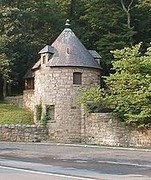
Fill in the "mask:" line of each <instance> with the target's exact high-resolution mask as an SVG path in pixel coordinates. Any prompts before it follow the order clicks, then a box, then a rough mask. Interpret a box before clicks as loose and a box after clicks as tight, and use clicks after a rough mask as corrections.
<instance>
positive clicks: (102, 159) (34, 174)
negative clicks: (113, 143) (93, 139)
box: [0, 142, 151, 180]
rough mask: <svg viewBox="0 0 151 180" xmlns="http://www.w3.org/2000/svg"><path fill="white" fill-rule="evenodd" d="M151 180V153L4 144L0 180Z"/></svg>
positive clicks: (85, 146)
mask: <svg viewBox="0 0 151 180" xmlns="http://www.w3.org/2000/svg"><path fill="white" fill-rule="evenodd" d="M28 178H30V179H32V180H34V179H36V180H41V179H42V180H47V179H49V180H50V179H52V180H72V179H78V180H82V179H83V180H89V179H90V180H92V179H100V180H101V179H105V180H118V179H119V180H120V179H125V180H127V179H128V180H129V179H130V180H135V179H136V180H149V179H150V180H151V149H133V148H116V147H103V146H88V145H78V144H77V145H74V144H66V145H64V144H53V143H9V142H0V180H1V179H5V180H20V179H21V180H24V179H26V180H27V179H28Z"/></svg>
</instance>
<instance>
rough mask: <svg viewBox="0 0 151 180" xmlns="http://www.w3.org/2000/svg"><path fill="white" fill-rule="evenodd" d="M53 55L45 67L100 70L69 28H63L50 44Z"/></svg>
mask: <svg viewBox="0 0 151 180" xmlns="http://www.w3.org/2000/svg"><path fill="white" fill-rule="evenodd" d="M51 47H53V48H54V54H53V56H52V58H51V59H50V60H49V62H48V64H47V66H50V67H89V68H95V69H101V67H100V65H99V64H98V63H97V61H96V60H95V59H94V57H93V56H92V55H91V53H90V52H89V51H88V50H87V49H86V48H85V47H84V45H83V44H82V43H81V42H80V40H79V39H78V38H77V37H76V35H75V34H74V33H73V31H72V30H71V29H70V28H65V29H64V30H63V32H62V33H61V34H60V35H59V36H58V38H57V39H56V40H55V41H54V43H52V45H51Z"/></svg>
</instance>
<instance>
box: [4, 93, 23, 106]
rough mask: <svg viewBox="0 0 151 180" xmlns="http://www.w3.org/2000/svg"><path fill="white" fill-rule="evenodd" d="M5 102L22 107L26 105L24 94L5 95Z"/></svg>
mask: <svg viewBox="0 0 151 180" xmlns="http://www.w3.org/2000/svg"><path fill="white" fill-rule="evenodd" d="M5 102H7V103H10V104H14V105H15V106H18V107H21V108H22V107H24V103H23V96H7V97H5Z"/></svg>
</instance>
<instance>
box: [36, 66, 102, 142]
mask: <svg viewBox="0 0 151 180" xmlns="http://www.w3.org/2000/svg"><path fill="white" fill-rule="evenodd" d="M74 72H80V73H82V85H81V84H73V73H74ZM99 75H100V72H99V70H96V69H90V68H76V67H54V68H50V67H44V66H43V67H41V68H40V69H39V70H37V71H35V105H38V104H41V105H42V111H43V113H45V108H46V106H47V105H51V106H52V105H53V106H54V119H53V121H52V122H51V121H50V122H49V134H50V140H52V141H55V142H68V143H71V142H80V139H81V108H80V105H79V92H80V91H79V90H80V89H81V88H82V87H84V88H90V87H92V86H95V85H99V83H100V76H99Z"/></svg>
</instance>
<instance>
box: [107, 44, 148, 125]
mask: <svg viewBox="0 0 151 180" xmlns="http://www.w3.org/2000/svg"><path fill="white" fill-rule="evenodd" d="M140 47H141V44H138V45H136V46H132V48H124V49H122V50H115V51H113V52H112V53H113V54H114V58H115V60H114V61H113V69H114V70H115V71H116V72H115V73H114V74H111V75H110V76H109V77H107V80H106V83H107V85H108V87H109V93H108V95H107V96H108V102H109V104H110V106H111V107H112V109H113V110H114V112H116V113H117V114H118V115H119V117H120V118H121V119H122V120H124V121H125V122H127V123H135V124H137V125H138V126H139V125H147V124H149V125H151V48H148V50H147V52H146V53H145V54H144V55H142V54H141V52H140Z"/></svg>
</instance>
